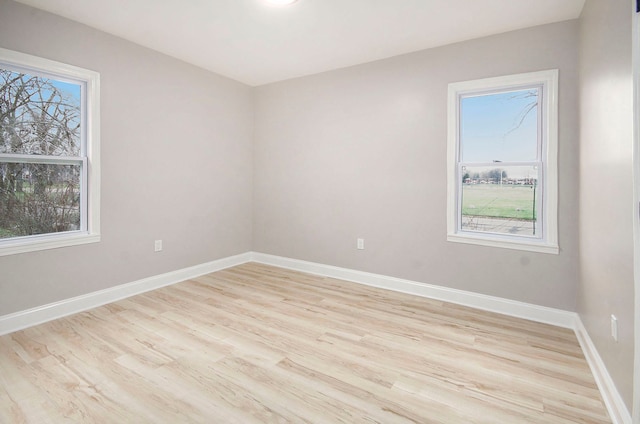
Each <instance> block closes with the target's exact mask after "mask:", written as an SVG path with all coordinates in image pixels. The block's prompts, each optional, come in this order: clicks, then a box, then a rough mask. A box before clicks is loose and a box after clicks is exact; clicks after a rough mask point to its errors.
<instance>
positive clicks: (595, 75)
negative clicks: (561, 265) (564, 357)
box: [578, 0, 634, 410]
mask: <svg viewBox="0 0 640 424" xmlns="http://www.w3.org/2000/svg"><path fill="white" fill-rule="evenodd" d="M631 3H632V2H631V1H600V0H588V1H587V3H586V6H585V8H584V10H583V12H582V16H581V22H580V40H581V41H580V69H581V72H580V95H581V98H580V118H581V119H580V122H581V124H580V134H581V136H580V261H579V263H580V285H579V291H578V312H579V314H580V316H581V318H582V321H583V323H584V324H585V327H586V328H587V331H588V332H589V335H590V336H591V339H592V340H593V342H594V344H595V346H596V348H597V349H598V352H599V353H600V356H601V357H602V359H603V361H604V363H605V365H606V366H607V369H608V370H609V373H610V374H611V377H612V378H613V380H614V382H615V384H616V386H617V388H618V391H619V392H620V393H621V395H622V397H623V398H624V400H625V402H626V404H627V407H628V408H629V410H631V400H632V393H633V319H634V316H633V290H634V288H633V281H634V280H633V219H634V218H633V217H634V206H633V184H632V182H633V172H632V171H633V167H632V147H633V144H632V143H633V139H632V127H633V82H632V64H631V20H632V5H631ZM611 314H615V315H616V317H617V318H618V323H619V341H618V343H616V342H615V341H614V340H613V339H612V338H611V331H610V315H611Z"/></svg>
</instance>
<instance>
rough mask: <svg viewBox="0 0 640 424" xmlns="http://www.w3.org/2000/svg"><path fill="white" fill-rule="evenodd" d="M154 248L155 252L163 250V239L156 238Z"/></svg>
mask: <svg viewBox="0 0 640 424" xmlns="http://www.w3.org/2000/svg"><path fill="white" fill-rule="evenodd" d="M153 249H154V251H155V252H160V251H162V240H156V241H155V242H154V245H153Z"/></svg>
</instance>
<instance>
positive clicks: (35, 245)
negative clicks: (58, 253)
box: [0, 232, 100, 256]
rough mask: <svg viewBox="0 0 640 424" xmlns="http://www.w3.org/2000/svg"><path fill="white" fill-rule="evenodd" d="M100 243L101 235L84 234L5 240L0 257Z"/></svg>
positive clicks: (0, 249) (0, 247)
mask: <svg viewBox="0 0 640 424" xmlns="http://www.w3.org/2000/svg"><path fill="white" fill-rule="evenodd" d="M99 241H100V234H88V233H83V232H72V233H65V234H55V235H43V236H33V237H29V238H23V239H17V240H5V241H2V242H0V256H7V255H17V254H20V253H29V252H37V251H39V250H47V249H57V248H59V247H69V246H77V245H80V244H87V243H97V242H99Z"/></svg>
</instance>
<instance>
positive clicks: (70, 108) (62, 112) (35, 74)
mask: <svg viewBox="0 0 640 424" xmlns="http://www.w3.org/2000/svg"><path fill="white" fill-rule="evenodd" d="M98 107H99V75H98V74H97V73H96V72H93V71H89V70H85V69H81V68H77V67H74V66H70V65H66V64H62V63H58V62H53V61H50V60H46V59H42V58H38V57H35V56H30V55H26V54H22V53H18V52H14V51H10V50H5V49H0V255H7V254H13V253H22V252H28V251H33V250H41V249H48V248H56V247H64V246H70V245H75V244H82V243H90V242H95V241H99V196H100V193H99V190H100V185H99V177H100V174H99V113H98Z"/></svg>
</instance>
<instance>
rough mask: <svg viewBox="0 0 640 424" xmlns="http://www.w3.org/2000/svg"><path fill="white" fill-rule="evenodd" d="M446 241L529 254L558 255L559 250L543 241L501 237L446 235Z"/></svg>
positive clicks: (556, 246)
mask: <svg viewBox="0 0 640 424" xmlns="http://www.w3.org/2000/svg"><path fill="white" fill-rule="evenodd" d="M447 241H451V242H455V243H466V244H475V245H480V246H488V247H498V248H502V249H512V250H526V251H529V252H537V253H548V254H553V255H557V254H559V253H560V248H559V247H558V245H557V244H553V243H546V242H543V241H533V240H532V241H525V240H509V239H506V238H502V237H491V236H483V235H476V234H447Z"/></svg>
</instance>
